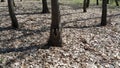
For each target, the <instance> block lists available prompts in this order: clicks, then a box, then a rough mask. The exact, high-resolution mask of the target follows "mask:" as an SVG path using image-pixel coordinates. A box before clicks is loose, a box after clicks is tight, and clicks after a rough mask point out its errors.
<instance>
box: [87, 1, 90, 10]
mask: <svg viewBox="0 0 120 68" xmlns="http://www.w3.org/2000/svg"><path fill="white" fill-rule="evenodd" d="M89 5H90V0H87V8H88V7H89Z"/></svg>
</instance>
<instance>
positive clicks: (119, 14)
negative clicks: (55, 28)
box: [61, 13, 120, 26]
mask: <svg viewBox="0 0 120 68" xmlns="http://www.w3.org/2000/svg"><path fill="white" fill-rule="evenodd" d="M63 16H64V15H63ZM115 16H120V13H118V14H114V15H108V16H107V17H115ZM98 18H101V17H92V18H86V19H77V20H73V21H66V22H63V23H62V24H61V25H62V26H64V25H66V24H68V23H73V22H78V21H86V20H90V19H98Z"/></svg>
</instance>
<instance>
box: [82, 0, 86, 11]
mask: <svg viewBox="0 0 120 68" xmlns="http://www.w3.org/2000/svg"><path fill="white" fill-rule="evenodd" d="M86 2H87V0H84V1H83V12H87V10H86V8H87V5H86Z"/></svg>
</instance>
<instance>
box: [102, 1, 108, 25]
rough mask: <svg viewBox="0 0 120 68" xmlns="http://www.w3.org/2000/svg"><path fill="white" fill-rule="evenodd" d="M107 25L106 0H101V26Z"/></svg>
mask: <svg viewBox="0 0 120 68" xmlns="http://www.w3.org/2000/svg"><path fill="white" fill-rule="evenodd" d="M105 25H107V0H102V17H101V26H105Z"/></svg>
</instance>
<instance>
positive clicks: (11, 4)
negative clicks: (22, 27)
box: [8, 0, 19, 28]
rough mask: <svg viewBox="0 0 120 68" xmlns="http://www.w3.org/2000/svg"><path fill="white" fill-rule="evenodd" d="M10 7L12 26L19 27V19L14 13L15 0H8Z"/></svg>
mask: <svg viewBox="0 0 120 68" xmlns="http://www.w3.org/2000/svg"><path fill="white" fill-rule="evenodd" d="M8 8H9V14H10V18H11V21H12V27H13V28H18V27H19V26H18V21H17V18H16V16H15V13H14V5H13V0H8Z"/></svg>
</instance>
